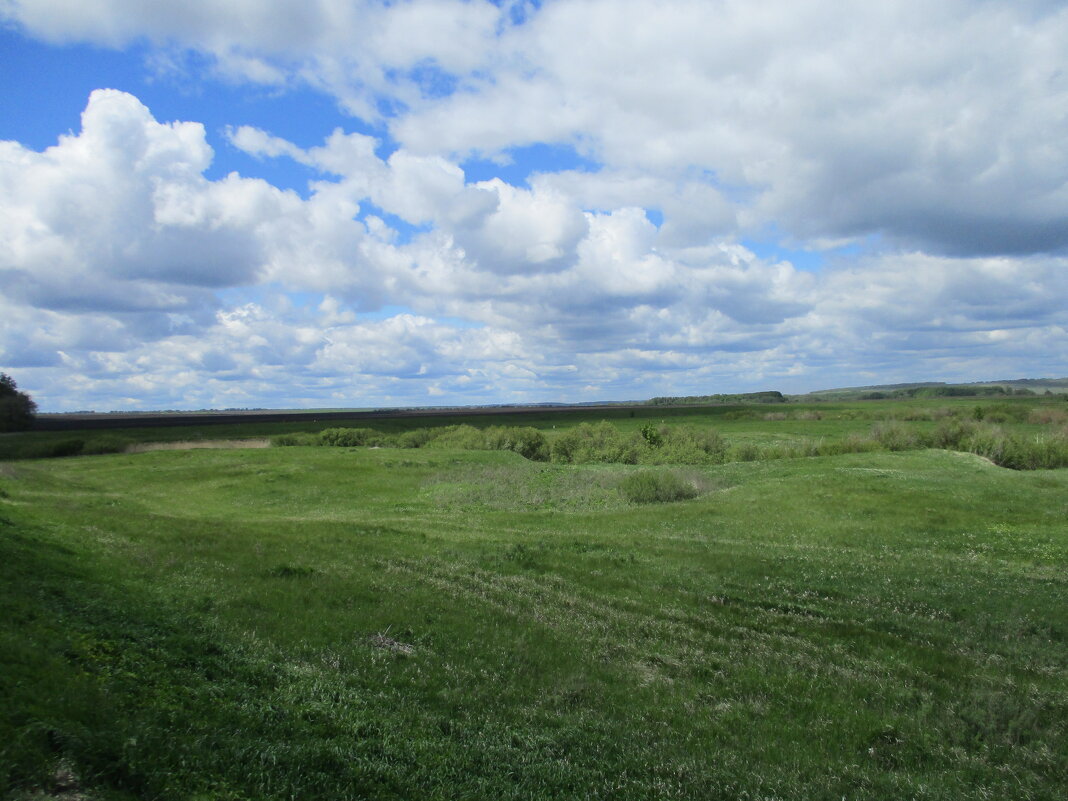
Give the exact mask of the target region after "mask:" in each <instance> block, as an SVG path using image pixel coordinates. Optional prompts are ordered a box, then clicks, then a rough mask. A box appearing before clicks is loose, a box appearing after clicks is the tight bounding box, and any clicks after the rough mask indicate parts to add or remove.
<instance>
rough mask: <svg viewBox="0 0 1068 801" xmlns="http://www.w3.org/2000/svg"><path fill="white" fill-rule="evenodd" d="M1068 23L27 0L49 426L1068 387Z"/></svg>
mask: <svg viewBox="0 0 1068 801" xmlns="http://www.w3.org/2000/svg"><path fill="white" fill-rule="evenodd" d="M1066 329H1068V3H1065V2H1054V1H1053V0H1015V1H1014V2H1011V3H1008V2H996V1H995V0H940V2H938V3H929V2H921V0H882V1H881V2H878V3H867V2H864V3H860V2H858V3H845V4H843V3H841V2H840V1H839V0H836V1H835V2H830V1H829V0H762V1H761V2H753V1H752V0H694V1H691V0H656V2H654V1H653V0H541V2H535V1H534V0H499V1H498V2H487V1H485V0H466V1H464V0H393V1H392V2H384V1H382V0H377V1H375V0H228V1H227V2H225V3H220V2H218V0H183V2H181V3H173V2H145V0H0V370H2V371H3V372H6V373H8V374H10V375H11V376H12V377H14V378H15V380H16V381H17V382H18V384H19V387H20V389H23V390H26V391H28V392H29V393H30V394H31V395H32V396H33V397H34V398H35V400H37V402H38V404H39V405H40V407H41V410H42V411H74V410H97V411H107V410H119V409H130V410H133V409H144V410H151V409H202V408H219V409H222V408H336V407H342V408H358V407H369V406H375V407H380V406H441V405H461V404H493V403H513V402H518V403H536V402H545V401H561V402H582V401H596V400H629V399H643V398H649V397H654V396H662V395H703V394H711V393H721V392H746V391H753V390H765V389H778V390H780V391H783V392H805V391H811V390H816V389H823V388H830V387H840V386H857V385H871V384H880V383H897V382H907V381H954V382H955V381H979V380H986V379H1005V378H1020V377H1047V376H1065V375H1068V335H1066Z"/></svg>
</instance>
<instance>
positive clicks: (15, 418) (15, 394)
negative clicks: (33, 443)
mask: <svg viewBox="0 0 1068 801" xmlns="http://www.w3.org/2000/svg"><path fill="white" fill-rule="evenodd" d="M36 414H37V404H36V403H35V402H34V400H33V398H31V397H30V396H29V395H27V394H26V393H25V392H19V388H18V384H16V383H15V379H13V378H12V377H11V376H9V375H7V373H0V432H5V431H25V430H27V429H29V428H32V427H33V420H34V417H35V416H36Z"/></svg>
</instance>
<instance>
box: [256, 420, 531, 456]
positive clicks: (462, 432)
mask: <svg viewBox="0 0 1068 801" xmlns="http://www.w3.org/2000/svg"><path fill="white" fill-rule="evenodd" d="M271 444H272V445H275V446H277V447H289V446H300V445H318V446H324V447H335V448H358V447H391V448H455V449H458V450H474V451H514V452H516V453H518V454H519V455H521V456H523V457H525V458H527V459H532V460H534V461H543V462H544V461H548V459H549V441H548V439H546V437H545V435H544V434H543V433H542V432H540V431H538V430H537V429H536V428H532V427H529V426H525V427H524V426H490V427H488V428H475V427H474V426H469V425H454V426H441V427H438V428H417V429H414V430H412V431H405V432H403V433H401V434H385V433H383V432H381V431H376V430H375V429H373V428H327V429H324V430H323V431H320V432H319V433H318V434H307V433H293V434H279V435H278V436H276V437H274V438H273V439H272V440H271Z"/></svg>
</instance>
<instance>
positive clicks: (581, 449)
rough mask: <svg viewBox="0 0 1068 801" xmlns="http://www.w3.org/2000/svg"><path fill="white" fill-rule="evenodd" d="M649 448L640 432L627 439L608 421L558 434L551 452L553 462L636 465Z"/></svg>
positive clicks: (579, 426)
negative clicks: (644, 451)
mask: <svg viewBox="0 0 1068 801" xmlns="http://www.w3.org/2000/svg"><path fill="white" fill-rule="evenodd" d="M647 448H648V445H647V444H646V442H645V440H644V439H643V438H642V436H641V434H640V433H637V432H635V433H634V434H632V435H630V436H627V435H624V434H622V433H621V432H620V431H619V429H617V428H616V427H615V426H614V425H612V424H611V423H609V422H606V421H602V422H600V423H597V424H596V425H590V424H589V423H582V424H581V425H578V426H576V427H575V428H572V429H569V430H567V431H565V432H564V433H563V434H560V435H559V436H558V437H557V438H556V440H555V441H554V442H553V444H552V448H551V450H550V453H551V458H552V460H553V461H554V462H565V463H572V464H590V463H597V462H608V463H615V464H637V463H638V458H639V456H640V455H641V453H642V451H643V450H645V449H647Z"/></svg>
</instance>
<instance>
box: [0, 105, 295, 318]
mask: <svg viewBox="0 0 1068 801" xmlns="http://www.w3.org/2000/svg"><path fill="white" fill-rule="evenodd" d="M210 160H211V149H210V148H209V147H208V146H207V144H206V142H205V140H204V130H203V127H202V126H201V125H199V124H197V123H174V124H161V123H158V122H156V121H155V120H154V119H153V118H152V116H151V114H150V113H149V111H148V109H146V108H145V107H144V106H143V105H142V104H141V103H139V102H138V101H137V100H136V99H135V98H133V97H132V96H130V95H127V94H124V93H121V92H115V91H110V90H98V91H96V92H94V93H93V95H92V96H91V97H90V99H89V104H88V106H87V107H86V109H85V112H84V114H83V115H82V132H81V133H80V134H79V135H71V136H63V137H60V140H59V143H58V144H57V145H55V146H54V147H51V148H48V149H47V150H46V151H44V152H43V153H37V152H34V151H31V150H28V149H26V148H24V147H22V146H21V145H19V144H17V143H14V142H3V143H0V210H2V212H0V242H3V248H2V255H0V286H2V287H3V289H4V293H5V294H6V295H7V296H8V297H9V298H12V299H18V300H21V301H22V302H24V303H27V304H30V305H33V306H38V307H41V308H53V309H63V308H69V309H82V310H107V311H113V312H126V313H134V312H139V311H142V312H143V311H152V312H157V313H186V314H192V313H196V311H197V310H198V309H200V308H202V307H203V306H204V305H205V303H208V302H209V298H210V294H209V293H208V292H207V290H209V289H212V288H217V287H222V286H231V285H237V284H242V283H249V282H253V281H255V280H256V276H257V271H258V269H259V267H260V263H261V260H262V253H261V248H260V247H259V243H258V241H257V237H256V233H255V232H256V229H257V227H259V226H260V225H262V224H263V223H264V220H265V218H269V217H270V216H271V215H272V214H274V215H277V214H279V213H280V212H281V209H282V207H283V206H284V205H285V203H286V202H287V197H286V195H285V193H282V192H279V191H278V190H276V189H274V188H273V187H270V186H268V185H267V184H265V183H263V182H259V181H243V180H241V179H238V178H236V176H231V177H230V178H227V179H225V180H222V181H218V182H214V183H213V182H209V181H207V180H205V179H204V178H203V177H202V175H201V173H202V172H203V170H204V169H206V167H207V166H208V164H209V162H210Z"/></svg>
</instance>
